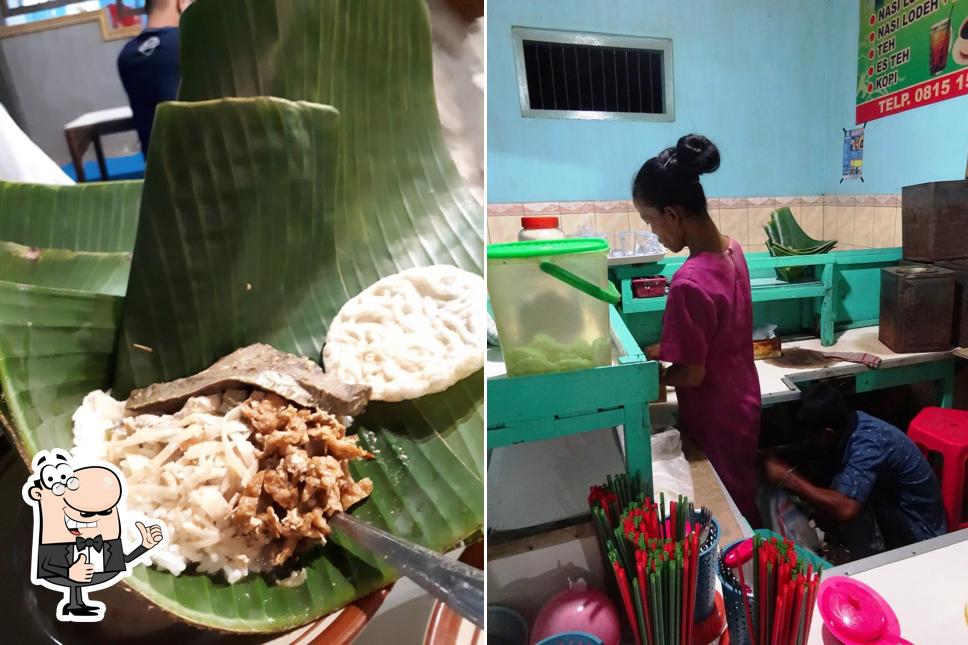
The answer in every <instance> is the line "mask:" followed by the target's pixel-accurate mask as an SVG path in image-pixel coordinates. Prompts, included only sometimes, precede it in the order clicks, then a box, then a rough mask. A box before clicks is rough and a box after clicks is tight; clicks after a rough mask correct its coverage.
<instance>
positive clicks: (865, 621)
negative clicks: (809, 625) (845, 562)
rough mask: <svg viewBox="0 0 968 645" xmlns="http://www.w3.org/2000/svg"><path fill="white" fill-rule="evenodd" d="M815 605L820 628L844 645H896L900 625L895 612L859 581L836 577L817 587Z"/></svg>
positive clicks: (898, 640)
mask: <svg viewBox="0 0 968 645" xmlns="http://www.w3.org/2000/svg"><path fill="white" fill-rule="evenodd" d="M817 605H818V607H819V609H820V616H821V617H822V618H823V624H824V625H826V626H827V629H829V630H830V633H831V634H833V635H834V636H836V637H837V639H839V640H840V641H841V642H843V643H844V644H845V645H878V644H885V645H886V644H887V643H891V644H896V643H899V642H905V641H902V640H901V625H900V623H899V622H898V620H897V616H896V615H895V614H894V610H892V609H891V606H890V605H888V604H887V601H886V600H884V598H882V597H881V595H880V594H878V593H877V592H876V591H874V590H873V589H871V588H870V587H868V586H867V585H865V584H864V583H863V582H861V581H859V580H854V579H853V578H847V577H845V576H836V577H833V578H828V579H826V580H824V581H823V582H821V583H820V591H819V592H818V594H817Z"/></svg>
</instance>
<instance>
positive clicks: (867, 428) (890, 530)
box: [764, 383, 947, 558]
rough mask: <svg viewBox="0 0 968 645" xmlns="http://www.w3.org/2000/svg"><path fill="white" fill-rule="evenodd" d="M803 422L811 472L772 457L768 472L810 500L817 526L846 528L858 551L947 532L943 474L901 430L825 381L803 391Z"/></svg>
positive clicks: (858, 554) (849, 543) (843, 534)
mask: <svg viewBox="0 0 968 645" xmlns="http://www.w3.org/2000/svg"><path fill="white" fill-rule="evenodd" d="M797 421H798V424H799V425H800V426H801V427H802V428H803V429H804V430H806V431H807V433H808V434H809V436H810V444H811V447H812V455H811V456H810V458H808V459H807V460H805V461H801V462H800V463H801V464H803V465H804V467H805V468H806V471H805V472H800V471H799V469H798V467H796V466H791V465H790V464H789V463H788V462H786V461H784V460H783V459H782V458H781V457H779V456H776V455H771V456H768V457H767V458H766V460H765V462H764V467H765V474H766V478H767V480H768V481H770V482H771V483H773V484H777V485H779V486H781V487H783V488H786V489H787V490H789V491H791V492H792V493H794V494H795V495H797V496H799V497H800V498H801V499H802V500H804V501H805V502H807V503H808V504H809V505H810V506H811V507H812V508H813V509H814V510H815V511H816V513H817V523H818V525H819V526H821V527H823V528H824V529H825V530H826V531H830V530H831V529H833V531H834V533H835V534H839V537H840V538H841V540H842V542H843V544H844V545H845V546H846V547H847V549H848V550H849V551H850V552H851V555H852V557H854V558H862V557H867V556H869V555H874V554H875V553H878V552H880V551H883V550H885V549H895V548H898V547H901V546H905V545H908V544H912V543H914V542H920V541H922V540H927V539H929V538H933V537H937V536H939V535H943V534H944V533H945V532H946V531H947V526H946V521H945V515H944V507H943V505H942V502H941V487H940V485H939V484H938V479H937V477H936V476H935V473H934V471H933V470H932V469H931V466H930V464H928V461H927V460H926V459H925V458H924V455H922V454H921V451H920V450H918V448H917V446H915V445H914V442H913V441H911V440H910V439H909V438H908V437H907V435H906V434H904V433H903V432H902V431H901V430H899V429H897V428H895V427H894V426H892V425H890V424H889V423H887V422H886V421H882V420H881V419H878V418H876V417H873V416H871V415H869V414H867V413H865V412H861V411H858V410H854V409H852V408H851V407H850V406H849V405H848V404H847V401H846V399H845V398H844V397H843V395H842V394H841V393H840V392H839V391H838V390H837V389H835V388H834V387H832V386H830V385H828V384H826V383H818V384H817V385H815V386H813V387H812V388H810V389H808V390H807V391H806V392H804V393H803V396H802V397H801V400H800V409H799V411H798V414H797ZM825 469H826V471H827V475H826V476H824V475H822V474H821V473H822V472H823V471H824V470H825ZM831 475H832V476H831Z"/></svg>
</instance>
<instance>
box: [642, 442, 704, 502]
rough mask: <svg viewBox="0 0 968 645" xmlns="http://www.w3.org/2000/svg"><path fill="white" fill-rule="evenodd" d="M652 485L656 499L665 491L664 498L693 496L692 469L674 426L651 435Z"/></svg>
mask: <svg viewBox="0 0 968 645" xmlns="http://www.w3.org/2000/svg"><path fill="white" fill-rule="evenodd" d="M652 487H653V489H654V495H655V498H656V499H658V497H659V493H665V496H666V499H675V497H676V495H685V496H686V497H688V498H689V499H690V500H693V499H694V498H695V495H694V491H693V485H692V471H691V470H690V469H689V462H688V461H686V456H685V455H684V454H683V453H682V438H681V437H680V436H679V431H678V430H676V429H675V428H670V429H668V430H664V431H663V432H659V433H657V434H654V435H652Z"/></svg>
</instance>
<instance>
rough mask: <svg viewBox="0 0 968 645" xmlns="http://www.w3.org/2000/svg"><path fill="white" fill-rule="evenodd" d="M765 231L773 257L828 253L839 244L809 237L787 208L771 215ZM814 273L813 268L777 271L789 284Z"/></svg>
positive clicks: (765, 225)
mask: <svg viewBox="0 0 968 645" xmlns="http://www.w3.org/2000/svg"><path fill="white" fill-rule="evenodd" d="M763 230H765V231H766V236H767V240H766V248H767V249H769V251H770V255H772V256H773V257H787V256H793V255H816V254H819V253H827V252H828V251H830V250H831V249H832V248H834V246H836V244H837V241H836V240H826V241H825V240H815V239H813V238H812V237H810V236H809V235H807V234H806V233H805V232H804V231H803V229H802V228H800V224H799V223H797V220H796V218H795V217H793V213H792V212H791V211H790V209H789V208H787V207H783V208H778V209H776V210H775V211H773V212H772V213H770V221H769V222H767V223H766V224H764V225H763ZM813 273H814V268H813V267H779V268H777V269H776V275H777V277H778V278H779V279H780V280H785V281H787V282H793V281H795V280H798V279H802V278H805V277H809V276H811V275H812V274H813Z"/></svg>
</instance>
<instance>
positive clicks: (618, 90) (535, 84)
mask: <svg viewBox="0 0 968 645" xmlns="http://www.w3.org/2000/svg"><path fill="white" fill-rule="evenodd" d="M524 65H525V69H526V70H527V80H528V98H529V99H530V102H531V109H532V110H572V111H574V110H582V111H589V112H628V113H639V114H662V113H663V111H664V110H663V98H662V94H663V92H662V52H661V51H656V50H650V49H626V48H621V47H592V46H589V45H567V44H562V43H545V42H538V41H534V40H525V41H524Z"/></svg>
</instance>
